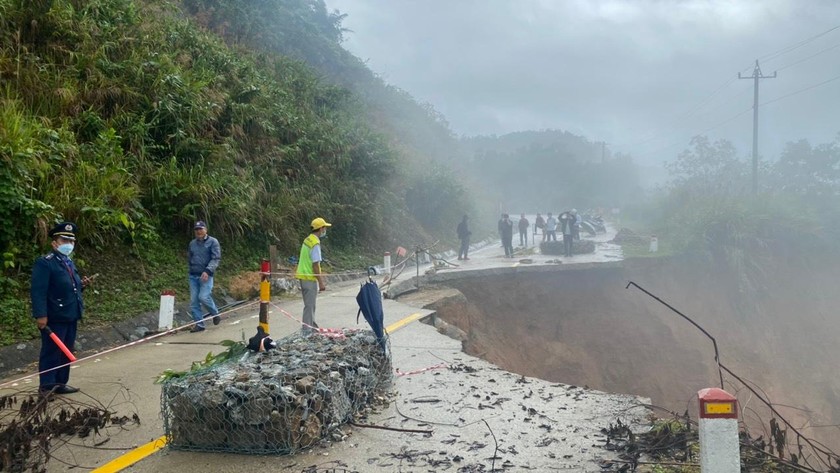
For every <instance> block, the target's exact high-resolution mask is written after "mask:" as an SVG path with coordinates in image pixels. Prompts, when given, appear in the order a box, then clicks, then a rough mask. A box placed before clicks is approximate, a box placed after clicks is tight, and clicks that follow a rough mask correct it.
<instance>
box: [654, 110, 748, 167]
mask: <svg viewBox="0 0 840 473" xmlns="http://www.w3.org/2000/svg"><path fill="white" fill-rule="evenodd" d="M752 109H753V108H752V107H749V108H746V109H744V110H741V111H740V112H738V113H737V114H735V115H732V116H731V117H729V118H727V119H726V120H723V121H720V122H718V123H717V124H715V125H713V126H711V127H709V128H706V129H705V130H701V131H698V132H696V133H692V135H694V136H697V135H702V134H704V133H708V132H710V131H712V130H715V129H717V128H720V127H722V126H723V125H726V124H727V123H729V122H732V121H733V120H735V119H737V118H739V117H741V116H742V115H744V114H746V113H748V112H750V111H751V110H752ZM684 143H685V142H684V141H682V140H680V141H675V142H673V143H671V144H669V145H667V146H663V147H661V148H657V149H655V150H653V151H650V152H647V153H642V156H645V155H648V156H650V155H654V154H658V153H661V152H662V151H665V150H667V149H671V148H673V147H674V146H679V145H682V144H684Z"/></svg>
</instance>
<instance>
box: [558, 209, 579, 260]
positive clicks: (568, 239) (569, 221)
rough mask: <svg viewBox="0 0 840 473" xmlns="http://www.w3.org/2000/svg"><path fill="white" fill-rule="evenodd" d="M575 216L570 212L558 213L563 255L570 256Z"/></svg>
mask: <svg viewBox="0 0 840 473" xmlns="http://www.w3.org/2000/svg"><path fill="white" fill-rule="evenodd" d="M574 227H575V216H574V215H572V213H571V212H563V213H562V214H560V230H561V231H562V232H563V255H564V256H568V257H571V256H572V242H573V240H574Z"/></svg>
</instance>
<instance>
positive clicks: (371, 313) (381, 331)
mask: <svg viewBox="0 0 840 473" xmlns="http://www.w3.org/2000/svg"><path fill="white" fill-rule="evenodd" d="M356 302H357V303H358V304H359V312H358V313H357V314H356V323H359V314H364V316H365V320H367V323H368V324H369V325H370V328H371V329H372V330H373V333H375V334H376V340H377V341H378V342H379V345H380V346H381V347H382V353H385V312H384V311H383V310H382V293H381V292H380V291H379V286H377V285H376V283H375V282H374V281H373V279H371V278H370V276H368V280H367V282H366V283H364V284H362V287H361V289H359V294H358V295H356Z"/></svg>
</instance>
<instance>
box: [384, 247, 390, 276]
mask: <svg viewBox="0 0 840 473" xmlns="http://www.w3.org/2000/svg"><path fill="white" fill-rule="evenodd" d="M382 267H383V268H384V269H383V272H384V273H385V274H391V252H389V251H386V252H385V258H384V260H383V262H382Z"/></svg>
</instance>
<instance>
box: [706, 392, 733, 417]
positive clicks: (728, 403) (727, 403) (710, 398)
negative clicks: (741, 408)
mask: <svg viewBox="0 0 840 473" xmlns="http://www.w3.org/2000/svg"><path fill="white" fill-rule="evenodd" d="M697 397H698V399H699V402H700V418H701V419H737V418H738V400H737V399H736V398H735V396H733V395H731V394H729V393H728V392H726V391H724V390H723V389H718V388H707V389H702V390H700V392H698V393H697Z"/></svg>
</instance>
